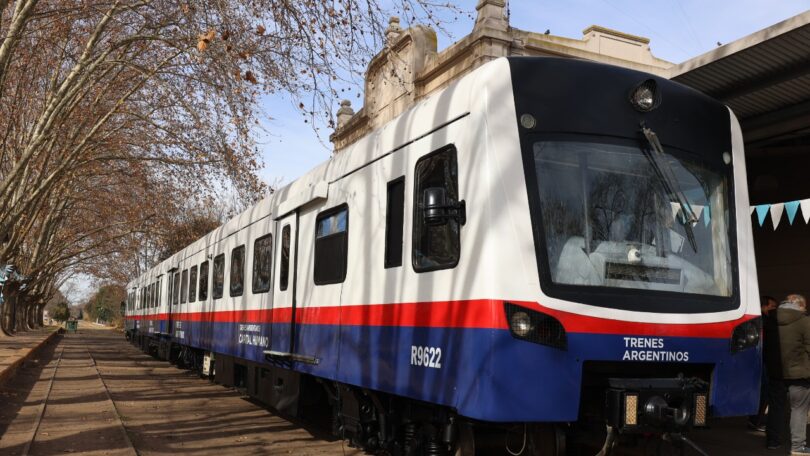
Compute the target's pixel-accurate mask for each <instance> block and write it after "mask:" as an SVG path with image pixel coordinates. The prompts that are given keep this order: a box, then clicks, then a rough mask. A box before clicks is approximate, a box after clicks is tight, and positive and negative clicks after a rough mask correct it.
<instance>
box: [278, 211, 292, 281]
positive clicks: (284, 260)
mask: <svg viewBox="0 0 810 456" xmlns="http://www.w3.org/2000/svg"><path fill="white" fill-rule="evenodd" d="M289 283H290V225H287V226H285V227H284V228H282V229H281V267H280V268H279V274H278V284H279V289H280V290H281V291H284V290H286V289H287V285H289Z"/></svg>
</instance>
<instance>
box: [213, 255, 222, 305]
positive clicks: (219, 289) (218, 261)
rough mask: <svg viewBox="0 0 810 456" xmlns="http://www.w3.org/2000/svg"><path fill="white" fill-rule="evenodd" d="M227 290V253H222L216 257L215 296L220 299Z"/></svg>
mask: <svg viewBox="0 0 810 456" xmlns="http://www.w3.org/2000/svg"><path fill="white" fill-rule="evenodd" d="M224 291H225V254H224V253H220V254H219V255H217V256H216V258H214V289H213V290H212V294H213V298H214V299H219V298H221V297H222V293H223V292H224Z"/></svg>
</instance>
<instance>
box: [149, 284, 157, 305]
mask: <svg viewBox="0 0 810 456" xmlns="http://www.w3.org/2000/svg"><path fill="white" fill-rule="evenodd" d="M156 289H157V286H156V285H155V284H154V283H153V284H152V285H149V307H155V302H157V299H155V293H156V291H155V290H156Z"/></svg>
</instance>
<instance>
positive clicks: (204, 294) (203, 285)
mask: <svg viewBox="0 0 810 456" xmlns="http://www.w3.org/2000/svg"><path fill="white" fill-rule="evenodd" d="M199 295H200V301H205V300H206V299H208V262H207V261H203V263H202V264H201V265H200V293H199Z"/></svg>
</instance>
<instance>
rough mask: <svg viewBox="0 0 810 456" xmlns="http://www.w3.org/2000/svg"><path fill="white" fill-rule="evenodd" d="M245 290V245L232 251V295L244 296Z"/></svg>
mask: <svg viewBox="0 0 810 456" xmlns="http://www.w3.org/2000/svg"><path fill="white" fill-rule="evenodd" d="M244 291H245V246H244V245H240V246H239V247H237V248H235V249H233V250H232V251H231V280H230V295H231V296H242V293H243V292H244Z"/></svg>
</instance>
